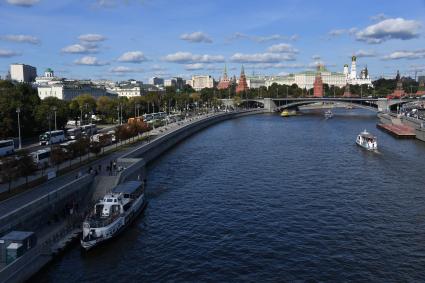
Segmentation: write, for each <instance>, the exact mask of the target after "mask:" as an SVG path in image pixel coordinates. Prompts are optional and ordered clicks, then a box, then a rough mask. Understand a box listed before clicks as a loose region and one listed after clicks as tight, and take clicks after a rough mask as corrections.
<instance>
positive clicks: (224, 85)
mask: <svg viewBox="0 0 425 283" xmlns="http://www.w3.org/2000/svg"><path fill="white" fill-rule="evenodd" d="M229 86H230V79H229V78H228V77H227V67H226V65H224V71H223V77H221V78H220V82H219V83H218V86H217V89H219V90H220V89H228V88H229Z"/></svg>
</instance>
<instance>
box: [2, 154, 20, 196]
mask: <svg viewBox="0 0 425 283" xmlns="http://www.w3.org/2000/svg"><path fill="white" fill-rule="evenodd" d="M17 165H18V161H17V159H16V158H15V157H14V156H7V157H3V158H1V159H0V179H1V180H2V182H7V183H8V184H9V186H8V192H10V189H11V186H12V182H13V181H14V180H15V179H17V178H18V177H19V170H18V166H17Z"/></svg>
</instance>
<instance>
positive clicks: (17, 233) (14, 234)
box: [1, 231, 34, 241]
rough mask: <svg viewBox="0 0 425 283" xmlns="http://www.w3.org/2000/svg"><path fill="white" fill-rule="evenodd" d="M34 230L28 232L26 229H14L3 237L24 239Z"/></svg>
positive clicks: (17, 239)
mask: <svg viewBox="0 0 425 283" xmlns="http://www.w3.org/2000/svg"><path fill="white" fill-rule="evenodd" d="M33 234H34V232H26V231H12V232H10V233H8V234H6V235H4V236H3V237H1V239H2V240H11V241H22V240H25V239H27V238H28V237H30V236H32V235H33Z"/></svg>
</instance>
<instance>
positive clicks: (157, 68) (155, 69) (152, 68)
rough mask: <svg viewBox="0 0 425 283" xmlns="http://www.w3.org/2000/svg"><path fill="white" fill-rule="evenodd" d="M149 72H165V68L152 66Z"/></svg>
mask: <svg viewBox="0 0 425 283" xmlns="http://www.w3.org/2000/svg"><path fill="white" fill-rule="evenodd" d="M151 70H152V71H165V70H167V68H165V67H163V66H160V65H153V66H152V67H151Z"/></svg>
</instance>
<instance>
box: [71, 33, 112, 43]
mask: <svg viewBox="0 0 425 283" xmlns="http://www.w3.org/2000/svg"><path fill="white" fill-rule="evenodd" d="M78 39H79V40H80V41H85V42H99V41H104V40H105V39H106V37H105V36H103V35H101V34H97V33H88V34H82V35H80V36H79V37H78Z"/></svg>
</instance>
